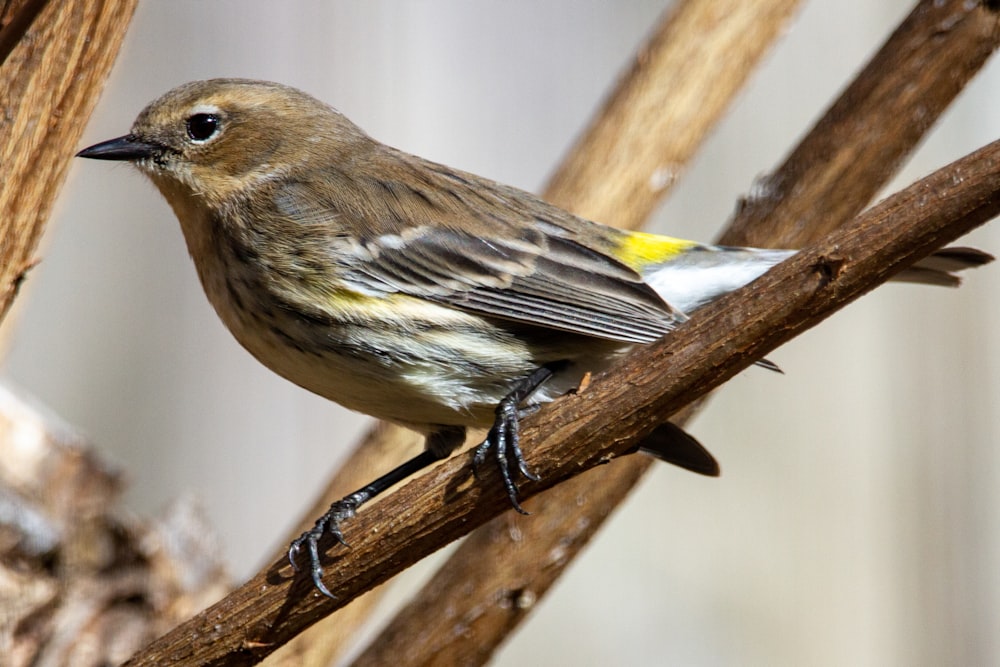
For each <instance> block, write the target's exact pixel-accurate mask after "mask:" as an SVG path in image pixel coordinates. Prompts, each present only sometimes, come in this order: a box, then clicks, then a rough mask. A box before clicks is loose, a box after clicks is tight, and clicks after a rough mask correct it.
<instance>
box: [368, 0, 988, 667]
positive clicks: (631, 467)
mask: <svg viewBox="0 0 1000 667" xmlns="http://www.w3.org/2000/svg"><path fill="white" fill-rule="evenodd" d="M942 26H947V29H942ZM997 27H998V25H997V15H996V13H995V11H992V10H989V9H987V8H986V7H982V6H970V5H968V3H963V2H961V1H959V0H952V1H949V2H944V3H937V2H932V1H931V0H925V1H924V2H920V3H919V4H918V5H917V7H916V8H915V9H914V10H913V12H911V13H910V15H909V16H908V17H907V18H906V19H905V20H904V21H903V23H902V24H901V25H900V27H899V28H898V29H897V30H896V31H895V32H894V33H893V35H892V36H891V37H890V38H889V40H888V41H887V42H886V43H885V44H884V45H883V46H882V48H881V49H880V50H879V51H878V53H877V54H876V55H875V56H874V58H873V59H872V60H871V62H870V63H869V64H868V65H866V66H865V67H864V69H863V70H862V71H861V72H860V73H859V75H858V76H857V77H856V79H855V80H854V81H853V82H852V83H851V84H850V85H849V86H848V87H847V89H846V90H845V91H844V93H843V94H842V96H841V98H840V99H839V100H838V101H837V102H835V103H834V104H833V105H832V106H831V108H830V110H829V111H828V112H827V113H826V114H825V115H824V116H823V117H822V118H821V119H820V121H819V122H818V123H817V125H816V126H815V127H814V128H813V129H812V130H811V131H810V132H809V133H808V134H807V135H806V137H805V138H804V139H803V141H802V142H801V143H800V144H799V146H798V147H797V148H796V149H795V150H794V151H793V152H792V153H791V157H789V159H787V160H786V161H785V163H784V164H783V165H782V166H781V167H780V168H779V169H778V170H777V171H776V172H775V174H774V175H772V176H770V177H767V178H766V179H765V181H766V182H767V183H768V184H769V186H768V187H769V188H770V190H768V192H769V196H768V197H767V198H756V199H753V200H749V201H747V202H745V203H744V205H743V206H741V207H740V210H739V211H738V214H737V218H736V221H735V222H734V223H733V225H732V226H731V227H730V229H729V230H728V231H727V232H726V233H724V234H723V235H722V239H721V241H722V242H723V243H727V244H731V245H739V244H745V243H752V244H756V245H761V246H771V247H782V246H784V247H796V246H797V245H801V244H803V243H807V242H811V241H816V240H818V239H819V238H820V237H821V236H822V235H823V234H824V233H827V232H829V231H830V230H832V229H835V228H836V227H838V226H839V225H841V224H843V223H844V222H846V221H847V220H849V219H850V218H851V217H852V216H854V215H856V214H857V213H858V212H859V211H861V210H862V209H863V208H864V207H865V206H866V205H868V203H869V201H870V199H871V197H872V196H873V195H874V194H875V193H876V192H877V191H878V190H879V189H881V188H882V187H884V185H885V183H886V182H887V181H888V179H889V178H890V177H891V176H892V174H893V173H895V170H896V169H897V167H898V165H899V164H900V163H901V162H902V159H903V158H904V157H905V156H906V155H908V154H909V153H910V152H911V151H912V150H913V148H914V147H915V146H916V144H917V143H918V142H919V140H920V138H921V136H923V133H925V132H926V131H927V130H928V129H929V128H930V126H931V125H932V124H933V122H934V121H935V120H936V119H937V118H938V117H939V115H940V114H941V113H942V112H943V110H944V109H945V108H946V107H947V106H948V104H949V103H950V102H951V100H952V99H954V97H955V96H956V95H957V94H958V92H960V90H961V89H962V87H963V86H964V85H965V83H967V82H968V81H969V80H971V78H972V77H973V76H974V75H975V74H976V72H977V71H978V70H979V69H980V68H981V67H982V65H983V64H984V63H985V62H986V60H987V59H988V57H989V55H990V54H991V53H992V52H993V50H994V49H995V48H996V46H997V44H998V39H1000V30H998V29H997ZM722 57H725V56H722ZM857 128H864V131H863V132H862V131H857ZM622 130H625V128H622ZM672 130H673V131H681V132H683V126H682V127H681V128H672ZM593 161H594V162H595V163H599V162H600V160H599V159H597V158H594V159H593ZM859 173H863V174H864V175H865V179H867V180H862V179H859V178H857V174H859ZM581 187H582V186H581ZM575 189H576V188H574V190H575ZM583 189H585V188H583ZM563 203H564V204H565V202H563ZM584 213H585V214H586V213H587V212H586V211H584ZM628 221H629V222H632V221H634V220H633V219H632V218H631V217H630V218H628ZM691 412H693V410H685V411H684V412H683V413H682V414H681V415H678V418H681V422H680V423H682V422H683V418H686V417H687V416H689V414H690V413H691ZM650 465H656V464H654V463H652V462H651V460H649V459H647V458H644V457H631V458H630V459H626V460H624V461H621V462H619V463H618V464H616V466H615V467H614V469H613V470H600V471H596V472H593V473H589V474H588V475H585V476H582V477H581V478H579V479H574V480H571V481H570V482H568V483H566V484H563V485H561V486H559V487H557V488H555V489H552V490H551V491H548V492H546V493H545V495H544V497H542V498H539V499H538V500H539V502H537V503H534V502H530V501H529V503H528V504H527V505H526V507H528V509H529V510H531V511H532V513H533V516H532V517H531V520H530V521H522V520H519V518H518V517H517V516H516V515H514V514H513V513H507V514H505V515H503V516H500V517H498V518H497V519H495V520H493V521H491V522H490V523H489V524H487V525H486V526H483V527H482V528H480V529H478V530H477V531H476V532H474V533H473V535H471V536H470V537H469V539H467V540H466V541H465V542H464V543H463V544H462V545H461V546H460V547H459V549H458V550H457V551H456V552H455V553H454V554H452V555H451V556H450V557H449V558H448V560H447V562H446V563H445V564H443V565H442V566H441V567H440V568H439V570H438V571H437V573H436V574H435V575H434V576H433V578H432V579H431V580H430V581H429V582H428V583H427V584H426V585H425V586H424V587H423V589H422V590H421V591H420V592H419V593H418V594H417V595H416V596H415V597H414V599H413V600H412V601H410V602H409V603H408V604H407V605H406V606H405V607H404V608H403V609H402V610H401V611H400V612H399V613H398V614H397V615H396V617H395V618H394V619H393V620H392V621H390V623H389V624H388V625H387V626H386V627H385V628H384V630H383V631H382V632H381V633H380V634H379V635H378V636H377V637H376V638H374V639H373V640H372V641H371V642H370V644H369V646H368V647H367V649H366V650H365V651H364V652H363V653H362V654H361V655H360V656H359V657H358V658H357V660H356V662H355V664H356V665H378V664H385V663H386V662H388V661H389V660H390V658H391V656H393V655H403V654H404V653H401V651H403V650H404V647H405V655H406V656H407V664H413V665H420V664H430V663H433V662H435V661H443V662H445V663H449V662H450V663H461V664H481V663H482V662H483V661H485V660H486V659H487V658H488V657H489V656H490V655H491V654H492V653H493V651H494V650H495V649H496V648H497V646H498V645H499V644H500V643H501V642H502V641H503V640H504V639H505V638H506V637H507V636H508V635H509V634H510V632H511V631H512V630H513V629H514V628H515V627H517V626H518V625H519V624H520V623H521V622H522V621H523V620H524V619H525V617H526V616H527V615H528V614H530V613H531V611H532V610H533V608H534V605H526V604H509V602H510V600H509V597H510V596H511V595H514V594H520V593H522V592H523V593H525V594H526V595H528V596H530V597H532V598H534V599H536V600H537V599H540V598H541V597H542V596H543V595H544V594H545V592H546V591H547V590H548V589H549V588H550V587H551V585H552V584H553V583H554V581H555V580H556V578H557V577H558V576H559V575H560V574H561V573H562V572H563V571H564V570H565V568H566V567H568V566H569V564H570V563H572V562H573V560H574V557H575V556H576V555H577V553H578V552H579V551H580V550H581V549H582V548H583V546H584V545H586V544H587V542H588V541H589V539H590V537H591V536H592V535H593V534H594V533H595V532H596V531H597V530H598V529H599V528H600V526H601V525H603V522H604V520H605V519H606V518H607V517H608V516H609V514H610V513H611V511H612V510H613V509H614V508H615V506H616V505H617V504H618V503H619V502H621V501H622V500H623V499H624V498H625V497H626V495H627V494H628V493H629V491H630V490H631V489H632V487H633V486H634V485H635V484H636V482H637V481H638V479H640V478H641V476H642V474H643V473H644V472H645V471H646V469H647V468H648V467H649V466H650ZM595 475H600V476H601V477H600V484H596V483H594V482H593V476H595ZM580 499H583V500H584V502H583V503H580V502H578V501H579V500H580ZM514 524H516V530H515V529H514ZM513 535H516V536H517V538H516V539H515V538H514V537H512V536H513ZM557 548H558V549H559V552H560V553H561V554H562V556H563V557H562V558H561V559H560V560H559V561H552V560H551V559H548V558H546V556H545V555H546V554H549V553H553V552H554V550H555V549H557ZM538 563H545V566H544V567H539V566H538V565H537V564H538ZM426 609H439V610H447V613H440V614H434V615H430V616H428V615H427V614H426V613H424V610H426ZM459 627H460V628H462V631H461V632H457V631H456V629H457V628H459Z"/></svg>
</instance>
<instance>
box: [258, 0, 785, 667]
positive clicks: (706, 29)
mask: <svg viewBox="0 0 1000 667" xmlns="http://www.w3.org/2000/svg"><path fill="white" fill-rule="evenodd" d="M797 5H798V0H753V1H752V2H746V1H745V0H685V1H684V2H681V3H679V4H678V5H677V6H676V7H675V8H673V10H672V11H670V12H669V13H668V14H667V15H665V16H664V17H663V18H662V19H661V21H660V23H659V25H658V26H657V27H656V29H655V30H654V31H653V33H652V35H651V36H650V38H649V39H648V41H647V43H646V44H644V45H643V46H641V47H640V49H639V51H638V54H637V55H636V57H635V60H634V62H633V63H632V67H631V68H630V69H629V71H628V72H627V73H626V74H625V75H624V76H623V78H622V80H621V82H620V83H619V84H618V86H617V87H616V88H615V91H614V92H613V93H612V94H611V95H610V97H609V98H608V99H607V100H606V102H605V103H604V105H603V107H602V109H601V111H600V113H599V114H598V115H597V117H596V118H597V119H596V120H595V121H594V122H593V123H592V124H591V126H590V128H588V130H587V131H586V132H585V133H584V135H583V137H582V138H581V139H580V140H579V142H578V143H577V146H576V147H575V148H574V149H573V150H572V152H571V153H570V155H569V156H568V157H567V158H566V160H565V162H564V164H563V166H562V167H561V168H560V169H559V170H558V171H557V173H556V175H555V176H554V177H553V182H552V185H551V186H550V187H549V188H548V190H547V191H546V193H545V196H546V198H547V199H549V200H550V201H552V202H554V203H556V204H559V205H561V206H564V207H566V208H568V209H570V210H574V211H576V212H578V213H580V214H582V215H584V216H587V217H590V218H592V219H595V220H602V221H604V222H610V223H616V224H619V225H621V226H625V227H637V226H639V225H640V224H641V223H642V222H643V221H644V220H645V218H646V217H647V216H648V215H649V214H650V212H651V211H652V210H653V208H654V207H655V206H656V204H657V203H658V202H659V201H660V200H661V199H662V197H663V195H664V194H666V192H667V191H668V190H669V189H670V187H671V186H672V185H673V182H674V179H675V178H676V176H677V175H678V174H679V173H680V171H681V170H682V169H683V168H684V166H685V165H686V164H687V162H688V161H689V160H690V158H691V156H692V154H693V153H694V151H695V150H696V149H697V148H698V146H700V145H701V143H702V141H703V140H704V139H705V137H706V135H707V134H708V132H709V131H710V130H711V129H712V127H713V126H714V125H715V123H716V121H717V120H718V118H719V117H720V115H721V114H722V112H723V110H724V109H725V108H726V106H727V105H728V104H729V102H730V101H731V100H732V99H733V97H734V96H735V95H736V93H737V92H738V91H739V90H740V89H741V88H742V86H743V83H744V82H745V81H746V78H747V77H748V76H749V73H750V72H751V71H752V70H753V68H754V67H755V66H756V65H757V63H758V62H760V60H761V58H762V57H763V55H764V53H766V51H767V50H768V48H769V47H770V46H771V44H772V43H773V42H774V40H775V39H776V38H777V37H778V35H779V34H781V32H782V30H783V28H784V26H785V24H786V22H787V20H788V18H789V16H790V15H791V14H792V12H793V10H794V9H795V7H796V6H797ZM720 17H723V18H724V20H720ZM416 442H417V439H416V438H415V437H414V436H413V434H412V433H410V432H409V431H407V430H405V429H402V428H400V427H396V426H387V425H381V426H379V427H378V428H377V429H376V430H373V431H372V432H370V433H369V434H368V435H367V436H366V437H365V438H364V440H363V441H362V443H361V444H360V445H359V446H357V448H356V450H355V452H354V453H353V454H352V455H351V456H350V457H349V458H348V462H347V463H346V464H345V465H344V467H343V468H342V469H341V471H340V472H339V473H337V476H336V477H335V478H334V479H333V480H331V482H330V483H328V485H327V487H326V489H325V490H324V492H323V493H322V496H321V498H320V499H319V500H317V502H315V503H314V504H313V506H312V507H311V508H310V509H309V511H308V513H307V514H306V515H305V516H304V517H303V518H302V519H301V520H300V522H299V525H298V526H297V527H296V528H295V530H294V531H293V532H292V533H291V535H290V536H289V537H288V538H287V539H286V542H285V545H287V542H288V541H290V540H291V539H292V538H294V537H298V535H299V534H300V533H301V532H302V530H304V529H305V528H307V527H310V526H312V523H313V522H314V521H315V520H316V517H318V516H319V515H320V514H322V513H323V512H324V511H326V508H327V507H329V505H330V503H332V502H334V501H335V500H339V499H340V498H342V497H343V496H345V495H346V494H348V493H350V492H352V491H353V490H354V489H356V488H360V487H361V486H362V485H364V484H367V483H368V482H370V481H371V479H372V478H374V477H375V476H376V473H380V472H384V471H385V470H388V469H390V468H392V467H393V466H395V465H396V464H397V463H398V462H399V461H401V460H403V459H404V458H405V457H406V454H407V449H406V448H407V447H411V448H412V447H415V446H416V445H415V443H416ZM610 507H613V503H612V504H611V505H610ZM536 518H537V520H538V523H540V524H543V525H548V523H549V522H551V521H556V520H557V518H556V517H554V516H553V517H542V516H537V517H536ZM597 524H599V522H597V523H595V527H596V525H597ZM487 530H489V531H490V532H491V533H492V530H493V529H487ZM574 530H578V528H575V529H574ZM556 534H561V533H556ZM588 536H589V535H588ZM487 539H488V538H487ZM285 545H282V547H281V548H282V550H284V549H285V548H287V547H286V546H285ZM475 560H476V561H477V562H478V563H479V566H478V569H479V570H480V574H481V575H483V576H488V577H491V578H492V577H496V576H498V575H500V574H502V573H503V572H504V569H503V567H504V566H501V567H499V568H497V569H493V566H494V565H495V564H497V563H503V562H504V559H503V558H500V557H494V556H493V555H489V554H485V553H484V554H480V555H479V556H477V557H476V559H475ZM447 569H448V571H449V572H450V573H451V574H452V575H455V574H457V572H459V570H457V569H455V568H454V566H453V565H451V564H450V565H449V566H448V567H447ZM529 569H531V568H529ZM461 571H465V568H463V569H462V570H461ZM477 580H482V581H486V579H480V578H479V576H478V575H477V576H473V577H471V578H470V579H467V580H465V583H468V582H469V581H477ZM463 587H464V585H463ZM379 593H380V592H376V593H375V594H374V595H369V596H366V597H365V598H364V599H363V600H359V601H358V602H357V603H355V604H353V605H351V607H349V608H348V609H346V610H344V611H343V612H340V613H338V614H337V615H336V617H335V618H331V619H330V620H329V621H328V622H326V623H324V624H322V627H317V628H315V629H314V630H311V631H310V632H309V633H308V634H307V635H305V636H303V637H301V638H300V639H298V640H296V642H295V643H294V645H291V646H288V647H287V649H285V650H283V651H282V652H281V653H280V654H279V655H275V656H274V657H273V658H272V660H271V661H269V664H271V665H280V664H283V662H282V661H286V660H287V663H285V664H289V665H300V664H302V662H303V661H304V660H308V661H310V663H311V664H315V665H327V664H330V663H331V662H332V661H333V659H334V656H336V655H338V654H339V653H342V652H343V651H344V650H346V648H347V647H348V645H349V644H350V643H351V642H353V641H354V640H355V639H356V637H357V635H358V632H357V628H358V627H359V626H360V625H361V624H362V623H363V622H364V621H365V619H366V617H367V615H368V612H369V611H370V608H371V606H372V604H373V603H374V601H375V596H377V595H379ZM454 602H455V604H456V605H458V607H464V606H465V605H470V604H474V605H477V607H479V608H481V605H479V603H478V602H475V601H473V600H472V599H471V598H469V597H466V596H464V595H462V594H460V595H459V599H458V600H456V601H454ZM486 604H489V605H492V604H493V603H492V598H490V601H488V602H486ZM425 620H427V619H425ZM456 639H457V638H456ZM466 640H467V641H474V638H466ZM407 654H408V655H409V654H410V651H409V650H408V652H407Z"/></svg>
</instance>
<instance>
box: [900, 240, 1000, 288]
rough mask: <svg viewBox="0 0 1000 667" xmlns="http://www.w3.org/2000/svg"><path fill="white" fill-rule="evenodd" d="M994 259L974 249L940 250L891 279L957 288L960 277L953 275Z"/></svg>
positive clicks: (950, 248)
mask: <svg viewBox="0 0 1000 667" xmlns="http://www.w3.org/2000/svg"><path fill="white" fill-rule="evenodd" d="M994 259H995V258H994V257H993V255H991V254H989V253H987V252H983V251H982V250H977V249H976V248H963V247H958V246H955V247H949V248H941V249H940V250H938V251H937V252H934V253H932V254H930V255H928V256H927V257H925V258H923V259H922V260H920V261H919V262H917V263H916V264H914V265H913V266H911V267H910V268H908V269H905V270H904V271H903V272H901V273H900V274H899V275H897V276H895V277H893V280H895V281H899V282H905V283H920V284H923V285H942V286H944V287H958V286H959V285H960V284H961V282H962V279H961V277H959V276H957V275H955V274H956V273H957V272H958V271H964V270H965V269H973V268H975V267H977V266H982V265H983V264H989V263H990V262H992V261H993V260H994Z"/></svg>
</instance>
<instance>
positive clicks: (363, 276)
mask: <svg viewBox="0 0 1000 667" xmlns="http://www.w3.org/2000/svg"><path fill="white" fill-rule="evenodd" d="M543 229H544V226H533V225H525V226H523V227H520V228H518V229H517V233H516V234H511V235H506V234H505V235H502V236H501V235H496V236H493V237H488V238H484V237H480V236H474V235H472V234H470V233H467V232H465V231H462V230H456V229H454V228H448V227H441V226H429V225H425V226H417V227H410V228H407V229H405V231H403V232H402V233H400V234H386V235H382V236H377V237H373V238H369V239H364V240H360V241H359V242H358V243H357V244H355V247H356V248H359V249H360V250H361V251H360V252H356V253H355V255H354V257H355V261H353V262H351V263H350V264H349V267H350V268H349V270H348V272H347V278H348V280H349V282H353V283H355V284H356V285H358V286H359V287H362V288H363V289H366V290H380V291H390V292H401V293H404V294H407V295H410V296H417V297H421V298H424V299H428V300H430V301H434V302H436V303H440V304H446V305H448V306H453V307H455V308H461V309H463V310H467V311H470V312H474V313H478V314H482V315H489V316H493V317H499V318H503V319H508V320H513V321H517V322H524V323H527V324H531V325H537V326H541V327H547V328H552V329H560V330H563V331H570V332H573V333H579V334H584V335H588V336H595V337H598V338H605V339H610V340H618V341H622V342H633V343H646V342H651V341H653V340H656V339H657V338H659V337H661V336H662V335H663V334H664V333H666V332H667V331H669V330H670V329H671V328H673V326H674V325H675V324H676V323H677V322H679V321H681V320H683V319H684V315H683V314H681V313H679V312H677V311H675V310H674V309H672V308H671V307H670V306H669V305H668V304H666V303H665V302H664V301H663V300H662V299H661V298H660V297H659V296H658V295H657V294H656V293H655V292H654V291H653V290H652V289H651V288H650V287H649V286H648V285H646V284H645V283H644V282H643V281H642V278H641V277H640V276H639V275H638V274H637V273H636V272H635V271H633V270H632V269H630V268H629V267H627V266H625V265H624V264H622V263H620V262H618V261H616V260H615V259H613V258H611V257H608V256H606V255H604V254H602V253H600V252H598V251H595V250H593V249H590V248H588V247H586V246H584V245H582V244H581V243H580V242H578V241H576V240H573V239H569V238H565V237H560V236H557V235H553V234H549V233H546V232H545V231H543Z"/></svg>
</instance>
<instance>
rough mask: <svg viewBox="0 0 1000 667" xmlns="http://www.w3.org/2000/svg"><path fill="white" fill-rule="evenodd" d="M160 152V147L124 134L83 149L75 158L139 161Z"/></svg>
mask: <svg viewBox="0 0 1000 667" xmlns="http://www.w3.org/2000/svg"><path fill="white" fill-rule="evenodd" d="M162 151H163V147H162V146H159V145H157V144H151V143H149V142H146V141H143V140H142V139H139V138H138V137H136V136H135V135H134V134H126V135H125V136H124V137H118V138H117V139H110V140H108V141H102V142H101V143H99V144H94V145H93V146H90V147H89V148H84V149H83V150H82V151H80V152H79V153H77V154H76V157H89V158H93V159H94V160H141V159H143V158H148V157H153V156H154V155H156V154H158V153H160V152H162Z"/></svg>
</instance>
